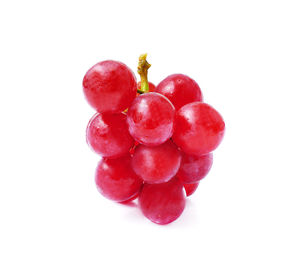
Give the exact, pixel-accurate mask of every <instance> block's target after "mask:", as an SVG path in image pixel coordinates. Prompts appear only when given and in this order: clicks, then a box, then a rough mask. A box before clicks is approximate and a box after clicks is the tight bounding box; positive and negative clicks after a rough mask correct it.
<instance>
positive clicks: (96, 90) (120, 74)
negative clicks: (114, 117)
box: [82, 60, 137, 112]
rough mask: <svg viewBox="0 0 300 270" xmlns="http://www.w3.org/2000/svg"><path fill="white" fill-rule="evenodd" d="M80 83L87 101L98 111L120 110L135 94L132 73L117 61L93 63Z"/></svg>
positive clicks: (134, 80) (123, 108) (126, 105)
mask: <svg viewBox="0 0 300 270" xmlns="http://www.w3.org/2000/svg"><path fill="white" fill-rule="evenodd" d="M82 84H83V91H84V94H85V97H86V99H87V101H88V102H89V104H90V105H91V106H92V107H93V108H95V109H96V110H97V111H98V112H122V111H124V110H125V109H127V108H128V107H129V106H130V104H131V102H132V101H133V100H134V98H135V96H136V89H137V83H136V78H135V75H134V73H133V72H132V71H131V69H130V68H129V67H127V66H126V65H125V64H123V63H121V62H117V61H112V60H108V61H103V62H100V63H98V64H96V65H94V66H93V67H92V68H90V69H89V70H88V71H87V73H86V74H85V76H84V78H83V83H82Z"/></svg>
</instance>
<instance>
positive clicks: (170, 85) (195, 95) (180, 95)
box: [155, 74, 203, 110]
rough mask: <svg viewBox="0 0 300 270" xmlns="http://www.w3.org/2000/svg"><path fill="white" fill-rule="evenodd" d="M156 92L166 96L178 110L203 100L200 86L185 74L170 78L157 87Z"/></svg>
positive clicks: (174, 75)
mask: <svg viewBox="0 0 300 270" xmlns="http://www.w3.org/2000/svg"><path fill="white" fill-rule="evenodd" d="M155 92H158V93H160V94H162V95H164V96H166V97H167V98H168V99H169V100H170V101H171V102H172V104H173V105H174V107H175V109H176V110H179V109H180V108H181V107H182V106H184V105H186V104H188V103H191V102H195V101H202V100H203V97H202V93H201V89H200V87H199V85H198V84H197V83H196V82H195V81H194V80H193V79H191V78H190V77H188V76H186V75H183V74H173V75H170V76H168V77H167V78H165V79H164V80H163V81H161V82H160V83H159V85H157V87H156V90H155Z"/></svg>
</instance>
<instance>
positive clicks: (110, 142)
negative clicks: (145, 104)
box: [86, 113, 134, 157]
mask: <svg viewBox="0 0 300 270" xmlns="http://www.w3.org/2000/svg"><path fill="white" fill-rule="evenodd" d="M86 139H87V142H88V144H89V145H90V147H91V148H92V149H93V150H94V151H95V152H96V153H98V154H100V155H101V156H103V157H119V156H122V155H124V154H127V153H128V152H129V150H130V148H131V147H132V146H133V145H134V140H133V138H132V137H131V136H130V134H129V132H128V126H127V122H126V115H125V114H123V113H115V114H109V113H103V114H102V113H96V114H95V115H94V116H93V117H92V119H91V120H90V122H89V124H88V127H87V130H86Z"/></svg>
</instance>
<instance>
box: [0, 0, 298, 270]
mask: <svg viewBox="0 0 300 270" xmlns="http://www.w3.org/2000/svg"><path fill="white" fill-rule="evenodd" d="M298 4H299V1H288V0H285V1H266V0H260V1H256V0H253V1H232V0H229V1H189V0H185V1H176V0H172V1H171V0H168V1H162V0H161V1H154V0H152V1H141V0H140V1H113V0H111V1H108V0H107V1H101V0H100V1H99V0H98V1H74V0H73V1H54V0H53V1H8V0H7V1H5V0H4V1H1V4H0V28H1V32H0V35H1V42H0V48H1V50H0V124H1V125H0V128H1V132H0V137H1V140H0V159H1V162H0V269H3V270H10V269H31V270H32V269H43V270H44V269H89V270H93V269H103V270H110V269H130V270H134V269H146V270H147V269H189V270H192V269H197V270H198V269H204V270H206V269H218V270H219V269H231V270H233V269H289V270H290V269H300V233H299V229H300V217H299V216H300V173H299V167H300V166H299V162H300V158H299V150H300V149H299V148H300V147H299V146H300V145H299V138H300V129H299V125H300V120H299V117H300V109H299V103H300V95H299V93H300V76H299V75H300V53H299V51H300V40H299V33H300V31H299V25H300V19H299V17H300V16H299V14H300V9H299V6H298ZM144 52H148V54H149V62H150V63H151V64H152V67H151V69H150V70H149V76H150V80H151V81H152V82H154V83H156V84H157V83H158V82H159V81H160V80H162V79H163V78H165V77H166V76H167V75H169V74H172V73H178V72H180V73H184V74H187V75H189V76H191V77H192V78H194V79H195V80H196V81H197V82H198V83H199V85H200V87H201V88H202V90H203V94H204V97H205V101H206V102H207V103H210V104H211V105H213V106H214V107H215V108H216V109H217V110H218V111H219V112H220V113H221V114H222V115H223V117H224V119H225V121H226V128H227V130H226V134H225V138H224V140H223V143H222V145H221V146H220V147H219V148H218V150H217V151H216V152H215V159H214V165H213V168H212V171H211V172H210V174H209V176H208V177H207V178H206V179H204V180H203V181H202V182H201V184H200V186H199V189H198V192H197V193H196V194H195V195H193V196H192V197H190V199H188V202H187V207H186V210H185V212H184V213H183V215H182V216H181V217H180V219H178V220H177V221H176V222H174V223H172V224H170V225H168V226H158V225H155V224H153V223H151V222H150V221H148V220H147V219H145V218H144V217H143V216H142V215H141V213H140V212H139V210H138V209H137V208H136V207H127V206H123V205H119V204H116V203H112V202H110V201H107V200H106V199H104V198H103V197H101V196H100V194H98V192H97V190H96V188H95V185H94V180H93V176H94V170H95V166H96V164H97V162H98V159H99V158H98V156H97V155H96V154H94V153H93V152H92V151H90V149H89V148H88V146H87V145H86V143H85V128H86V124H87V122H88V120H89V118H90V117H91V116H92V115H93V113H94V111H93V109H92V108H90V107H89V105H88V104H87V102H86V101H85V99H84V96H83V93H82V89H81V82H82V78H83V76H84V74H85V72H86V71H87V69H88V68H90V67H91V66H92V65H94V64H95V63H97V62H99V61H102V60H106V59H114V60H119V61H122V62H125V63H126V64H127V65H128V66H130V67H131V68H132V69H133V70H134V71H135V70H136V65H137V59H138V56H139V54H141V53H144Z"/></svg>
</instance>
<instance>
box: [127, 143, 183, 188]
mask: <svg viewBox="0 0 300 270" xmlns="http://www.w3.org/2000/svg"><path fill="white" fill-rule="evenodd" d="M180 161H181V154H180V152H179V150H178V149H177V147H176V145H175V144H174V143H173V142H172V141H170V140H169V141H167V142H165V143H164V144H161V145H158V146H154V147H149V146H145V145H139V146H137V148H136V149H135V152H134V154H133V157H132V163H131V165H132V168H133V170H134V171H135V173H136V174H137V175H139V176H140V177H141V178H142V179H143V180H144V181H145V182H147V183H149V184H157V183H163V182H167V181H169V180H170V179H171V178H173V177H174V176H175V175H176V173H177V171H178V169H179V166H180Z"/></svg>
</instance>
